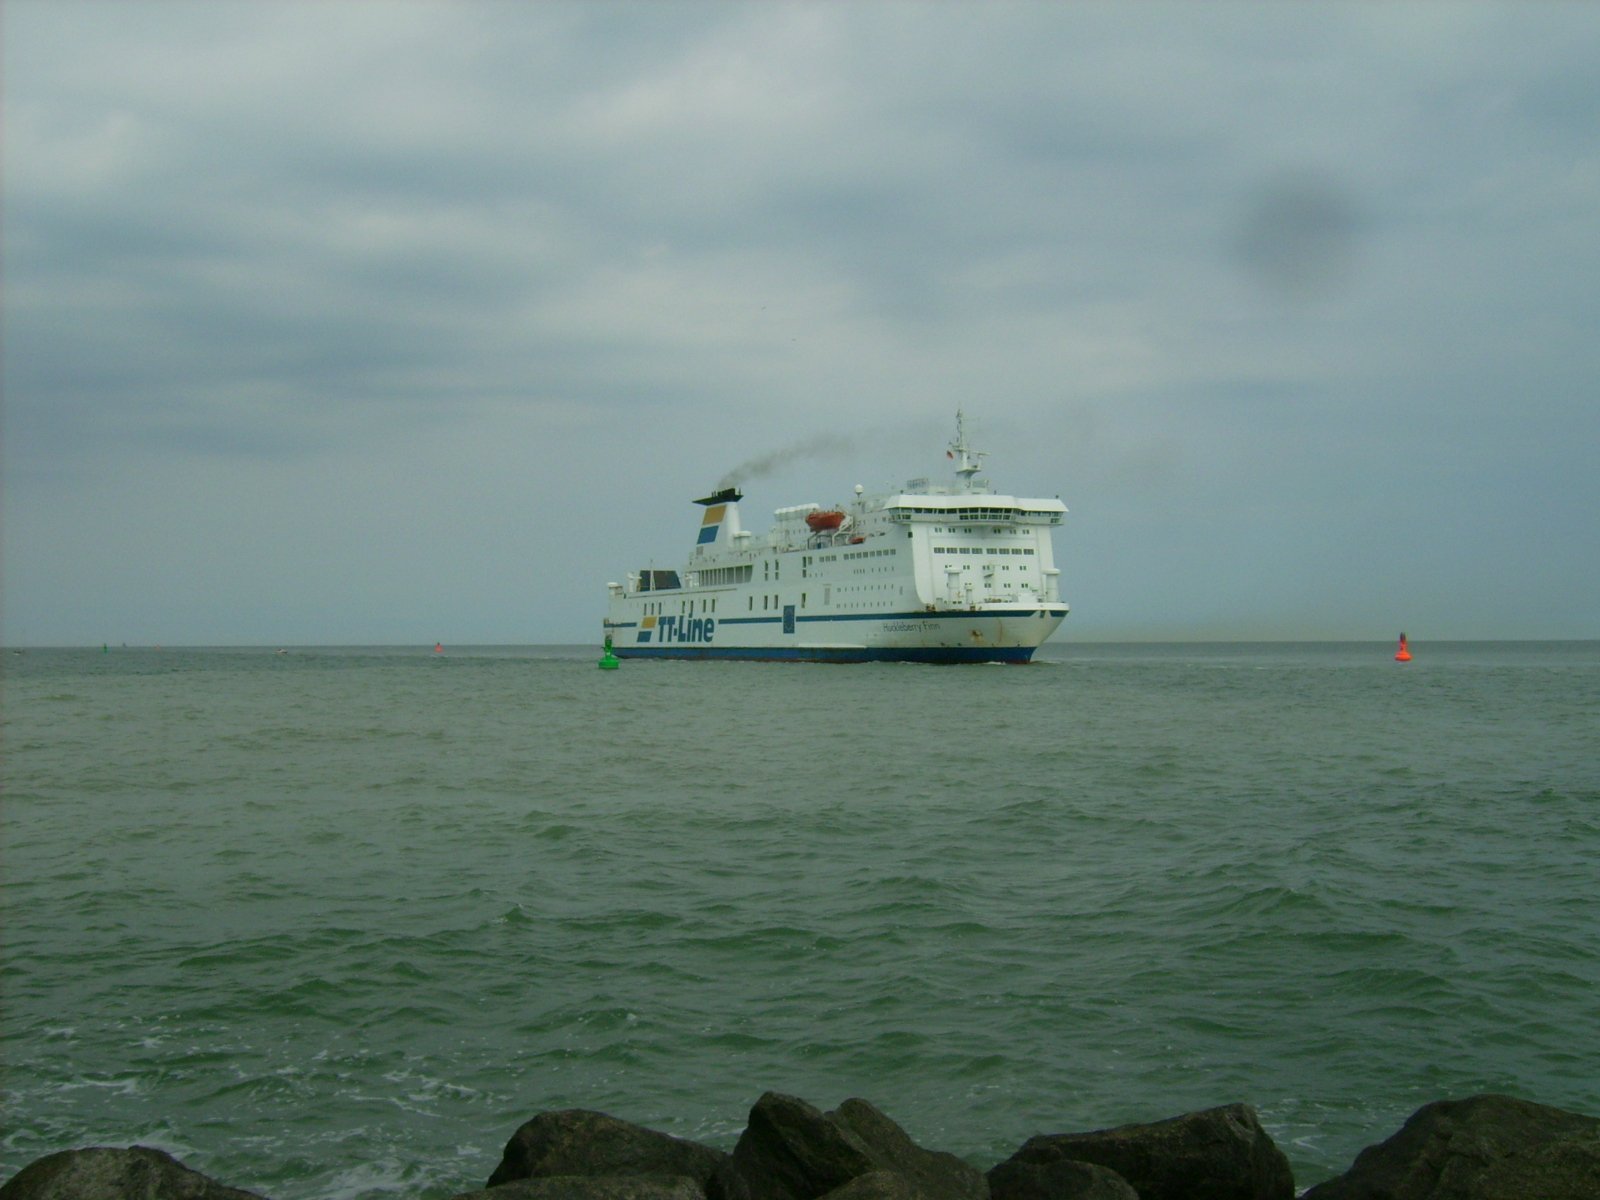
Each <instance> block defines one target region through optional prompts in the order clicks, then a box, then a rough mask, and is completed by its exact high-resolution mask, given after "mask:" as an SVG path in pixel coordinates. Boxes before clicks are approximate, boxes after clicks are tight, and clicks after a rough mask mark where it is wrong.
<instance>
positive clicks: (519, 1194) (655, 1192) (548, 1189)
mask: <svg viewBox="0 0 1600 1200" xmlns="http://www.w3.org/2000/svg"><path fill="white" fill-rule="evenodd" d="M705 1195H706V1194H705V1191H704V1189H703V1188H701V1186H700V1184H699V1183H698V1182H697V1181H695V1180H693V1179H690V1178H688V1177H687V1176H685V1175H541V1176H539V1177H537V1178H534V1179H517V1180H513V1181H512V1182H510V1183H502V1184H497V1185H496V1186H495V1187H493V1188H489V1189H487V1190H485V1191H481V1192H463V1193H462V1194H461V1195H459V1196H454V1197H452V1198H451V1200H705Z"/></svg>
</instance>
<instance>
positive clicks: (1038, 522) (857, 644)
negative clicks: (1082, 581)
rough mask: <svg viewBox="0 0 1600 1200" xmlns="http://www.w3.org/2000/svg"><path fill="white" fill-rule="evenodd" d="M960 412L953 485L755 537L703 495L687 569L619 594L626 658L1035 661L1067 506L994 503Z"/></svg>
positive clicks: (612, 638)
mask: <svg viewBox="0 0 1600 1200" xmlns="http://www.w3.org/2000/svg"><path fill="white" fill-rule="evenodd" d="M959 421H960V419H959V417H958V425H957V435H956V441H955V442H953V443H952V444H951V455H950V457H951V458H953V459H957V461H958V466H957V468H956V474H957V476H958V477H959V478H960V481H961V482H960V484H959V485H958V486H955V487H931V486H929V485H928V483H927V481H926V480H915V481H913V482H912V483H910V484H907V485H906V488H905V489H904V490H902V491H900V492H898V493H895V494H892V495H887V496H876V497H870V498H864V497H863V496H862V495H861V491H862V489H860V488H857V489H856V500H855V502H854V503H853V504H851V505H850V506H848V508H845V507H839V508H834V509H824V508H822V506H821V505H818V504H801V505H793V506H791V507H789V508H782V509H779V510H778V511H777V512H776V513H775V514H774V515H775V517H776V523H775V524H774V526H773V528H772V530H771V531H770V532H769V533H767V534H766V535H765V536H764V537H761V538H757V537H755V536H753V535H752V534H750V533H749V532H747V531H746V530H744V529H743V527H742V526H741V525H740V522H739V512H738V502H739V501H740V500H741V499H743V497H742V496H741V495H740V494H739V492H738V491H737V490H736V489H734V488H731V487H725V488H723V489H722V490H721V491H719V492H717V493H716V494H714V495H711V496H708V497H706V498H705V499H703V500H699V501H697V503H698V504H700V505H702V506H703V507H704V509H705V511H704V514H703V516H702V520H701V528H700V534H699V537H698V539H697V541H696V544H695V547H694V549H693V551H692V552H691V554H690V557H689V560H688V562H687V563H686V564H685V565H684V567H683V568H682V569H681V571H680V570H656V569H653V568H652V569H644V570H641V571H638V572H635V573H633V574H632V575H630V576H629V577H628V582H627V583H626V584H621V583H613V584H610V585H609V591H610V605H609V608H608V611H607V614H606V619H605V634H606V638H607V641H608V643H609V644H610V645H611V647H612V649H613V652H614V653H615V654H616V656H617V657H618V658H692V659H709V658H742V659H773V660H780V659H781V660H792V661H802V662H884V661H887V662H938V663H966V662H1009V663H1024V662H1027V661H1029V660H1030V659H1031V658H1032V657H1033V653H1034V651H1035V650H1037V649H1038V648H1039V646H1040V645H1041V644H1042V643H1043V642H1044V641H1045V639H1046V638H1048V637H1049V636H1050V635H1051V634H1052V633H1054V632H1055V630H1056V628H1057V626H1059V625H1060V624H1061V622H1062V620H1063V619H1064V618H1065V617H1066V615H1067V611H1068V609H1067V605H1066V604H1065V603H1064V602H1063V601H1062V600H1061V598H1060V595H1059V588H1058V581H1059V576H1060V572H1059V571H1057V570H1056V568H1055V562H1054V553H1053V547H1052V544H1051V538H1050V533H1051V530H1052V529H1053V528H1054V526H1056V525H1059V524H1060V523H1061V520H1062V518H1063V516H1064V515H1065V513H1066V508H1065V506H1064V505H1063V504H1062V503H1061V501H1060V500H1040V499H1019V498H1017V497H1014V496H1003V495H997V494H995V493H994V492H993V491H992V490H990V489H989V487H988V485H987V484H986V483H983V482H982V481H977V480H974V478H973V476H974V475H975V474H976V472H977V470H978V459H979V458H980V457H981V455H977V454H976V453H975V452H974V451H971V450H970V449H969V448H968V447H967V445H966V443H965V439H964V436H963V433H962V429H961V425H960V423H959Z"/></svg>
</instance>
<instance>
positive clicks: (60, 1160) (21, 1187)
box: [0, 1146, 262, 1200]
mask: <svg viewBox="0 0 1600 1200" xmlns="http://www.w3.org/2000/svg"><path fill="white" fill-rule="evenodd" d="M0 1200H262V1198H261V1197H260V1196H258V1195H257V1194H256V1193H255V1192H243V1191H240V1190H239V1189H238V1188H231V1187H225V1186H224V1185H222V1184H220V1183H218V1182H217V1181H216V1180H215V1179H212V1178H210V1177H208V1176H205V1175H202V1174H200V1172H198V1171H191V1170H190V1169H189V1168H188V1167H186V1166H184V1165H183V1164H182V1163H181V1162H179V1161H178V1160H177V1159H175V1158H173V1157H172V1155H170V1154H167V1153H166V1152H165V1151H162V1150H152V1149H151V1148H150V1147H149V1146H129V1147H128V1148H127V1149H126V1150H118V1149H115V1148H112V1147H107V1146H93V1147H88V1148H86V1149H82V1150H63V1151H61V1152H60V1153H58V1154H48V1155H46V1156H45V1157H44V1158H40V1159H36V1160H35V1161H33V1162H31V1163H29V1164H28V1165H27V1166H25V1167H23V1168H22V1170H20V1171H18V1172H17V1173H16V1174H15V1175H13V1176H12V1177H11V1178H10V1179H9V1180H7V1181H6V1184H5V1186H4V1187H0Z"/></svg>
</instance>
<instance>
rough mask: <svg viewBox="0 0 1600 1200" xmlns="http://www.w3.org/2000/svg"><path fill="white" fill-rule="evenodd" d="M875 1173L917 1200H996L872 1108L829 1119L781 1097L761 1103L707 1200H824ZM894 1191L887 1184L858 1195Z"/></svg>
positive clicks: (849, 1106) (959, 1165)
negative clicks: (890, 1179)
mask: <svg viewBox="0 0 1600 1200" xmlns="http://www.w3.org/2000/svg"><path fill="white" fill-rule="evenodd" d="M875 1172H887V1173H888V1174H889V1175H892V1176H895V1177H897V1178H898V1179H899V1180H901V1181H902V1182H903V1183H904V1185H905V1186H906V1188H907V1189H909V1191H910V1194H911V1196H912V1198H913V1200H988V1185H987V1184H986V1183H985V1182H984V1178H983V1175H982V1173H981V1172H980V1171H978V1170H977V1168H975V1167H972V1166H970V1165H969V1164H967V1163H965V1162H962V1161H961V1160H960V1159H958V1158H956V1157H955V1155H953V1154H944V1153H941V1152H939V1151H934V1150H924V1149H923V1148H922V1147H920V1146H918V1145H917V1144H916V1143H915V1142H913V1141H912V1140H911V1138H910V1136H909V1135H907V1133H906V1132H905V1130H903V1129H901V1128H900V1126H898V1125H896V1124H895V1123H894V1122H893V1121H891V1120H890V1119H889V1118H888V1117H886V1116H884V1114H883V1113H881V1112H879V1111H878V1110H877V1109H876V1108H874V1107H873V1106H872V1105H870V1104H868V1103H867V1102H866V1101H865V1100H847V1101H845V1103H843V1104H841V1105H840V1106H839V1107H838V1108H837V1109H835V1110H834V1111H833V1112H831V1113H824V1112H821V1111H820V1110H818V1109H816V1108H814V1107H813V1106H812V1105H810V1104H807V1103H806V1102H805V1101H804V1100H801V1099H798V1098H797V1097H794V1096H785V1095H781V1094H780V1093H777V1092H768V1093H767V1094H766V1095H764V1096H762V1097H761V1099H759V1100H758V1101H756V1104H755V1107H753V1108H752V1109H751V1110H750V1119H749V1122H748V1124H747V1125H746V1126H745V1130H744V1133H743V1134H741V1135H740V1137H739V1142H738V1144H737V1145H736V1146H735V1147H734V1149H733V1154H732V1156H731V1157H730V1158H729V1159H728V1161H727V1162H726V1163H724V1164H723V1165H722V1166H721V1167H720V1168H719V1169H718V1170H717V1173H716V1174H715V1175H714V1176H712V1179H711V1183H710V1185H709V1186H708V1188H707V1195H708V1196H709V1197H710V1198H711V1200H818V1198H819V1197H822V1196H826V1195H827V1194H828V1193H830V1192H833V1191H835V1190H837V1189H840V1188H844V1187H845V1186H846V1185H849V1184H852V1183H853V1182H854V1181H856V1180H858V1179H861V1178H862V1177H864V1176H867V1175H871V1174H874V1173H875ZM891 1186H893V1185H891V1184H890V1183H889V1182H888V1181H886V1180H881V1179H880V1180H871V1181H867V1182H864V1183H861V1184H857V1185H856V1189H857V1190H860V1189H868V1188H877V1189H882V1188H888V1187H891Z"/></svg>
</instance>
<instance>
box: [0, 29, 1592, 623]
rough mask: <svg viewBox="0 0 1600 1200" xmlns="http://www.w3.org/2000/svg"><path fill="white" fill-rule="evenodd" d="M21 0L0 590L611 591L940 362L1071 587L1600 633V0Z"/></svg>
mask: <svg viewBox="0 0 1600 1200" xmlns="http://www.w3.org/2000/svg"><path fill="white" fill-rule="evenodd" d="M0 13H3V16H0V20H3V28H0V33H3V39H4V64H3V67H4V75H3V86H4V96H3V101H4V104H3V112H4V118H3V119H4V129H3V134H4V150H3V154H4V158H3V176H0V179H3V188H4V192H3V202H4V211H3V236H4V263H3V267H4V273H3V277H0V278H3V297H4V380H3V383H4V410H3V421H4V423H3V433H4V442H5V449H4V464H3V465H4V475H3V484H4V510H3V527H0V533H3V538H4V541H3V559H0V566H3V576H0V579H3V597H0V599H3V606H0V620H3V627H0V634H3V637H4V639H5V640H6V642H7V643H9V644H13V645H16V644H22V645H41V644H90V645H96V646H98V645H99V644H100V643H101V642H103V641H107V642H111V643H113V644H116V643H121V642H128V643H130V644H140V643H145V644H147V643H155V642H160V643H164V644H167V645H176V644H236V643H238V644H265V645H278V644H307V643H402V644H408V643H415V644H425V645H431V644H432V643H433V642H435V641H440V640H442V641H444V642H446V643H453V644H467V643H485V642H493V643H530V642H534V643H537V642H591V641H596V640H597V639H598V638H599V635H600V620H601V616H602V614H603V611H604V607H605V583H606V582H607V580H612V579H621V578H622V577H623V576H624V574H625V573H626V572H627V571H629V570H630V569H638V568H639V567H641V566H645V565H650V564H653V565H657V566H676V565H678V564H679V563H680V562H681V560H682V559H683V558H685V557H686V555H687V553H688V550H689V548H690V546H691V545H692V541H693V535H694V533H695V530H696V528H697V526H698V521H699V515H700V510H699V509H698V508H696V507H695V506H694V505H693V503H692V501H693V500H694V498H695V497H697V496H702V495H704V494H706V492H707V490H708V489H710V488H712V487H714V486H715V485H716V484H717V482H718V481H719V480H720V479H721V478H722V477H723V476H724V475H726V474H727V473H728V472H729V471H730V470H731V469H733V468H734V467H736V466H737V465H738V464H740V463H742V462H746V461H749V460H755V459H760V458H763V457H766V456H772V455H776V456H777V459H778V460H779V461H778V463H777V465H775V466H774V467H773V469H772V470H771V471H769V472H768V473H767V474H766V475H765V476H764V477H756V478H752V479H749V480H748V481H747V482H746V484H745V492H746V497H747V498H746V501H745V504H744V513H745V520H746V524H747V525H750V526H754V527H757V528H759V529H765V527H766V523H767V519H768V517H769V515H770V512H771V510H772V509H773V508H776V507H779V506H782V505H788V504H795V503H804V502H808V501H816V502H819V503H824V504H831V503H835V502H838V501H840V500H843V499H845V498H846V497H848V495H849V493H850V489H851V488H852V487H853V486H854V485H855V484H857V483H861V484H864V485H866V487H867V488H868V490H869V491H876V490H880V489H887V488H889V487H892V486H896V485H898V484H900V483H901V482H903V481H904V480H905V479H906V478H908V477H910V476H916V475H928V474H934V475H937V474H940V473H942V472H944V470H945V468H946V466H947V463H946V460H945V457H944V448H945V443H946V441H948V440H949V438H950V436H951V434H952V433H953V426H954V417H955V412H956V409H957V408H958V407H960V408H964V409H965V410H966V412H967V414H968V423H969V427H970V428H971V430H972V432H973V433H974V437H973V440H974V441H975V442H976V443H977V444H978V445H979V446H980V448H982V449H985V450H988V451H990V458H989V460H988V464H987V465H988V468H989V471H988V473H989V475H990V477H991V478H992V480H993V482H994V485H995V487H996V488H997V489H998V490H1000V491H1002V492H1011V493H1015V494H1022V495H1039V496H1055V495H1059V496H1061V498H1062V499H1063V500H1064V501H1065V502H1066V504H1067V506H1068V508H1069V509H1070V513H1069V516H1068V518H1067V521H1066V524H1065V525H1063V526H1062V527H1061V529H1060V530H1058V531H1057V533H1056V553H1057V558H1058V565H1059V566H1061V568H1062V570H1063V575H1062V590H1063V593H1064V595H1065V598H1066V599H1067V600H1068V601H1069V602H1070V603H1071V604H1072V606H1073V614H1072V616H1070V617H1069V618H1068V621H1067V624H1066V625H1064V626H1063V627H1062V629H1061V631H1060V632H1059V633H1058V634H1057V635H1056V637H1057V639H1058V640H1067V639H1075V638H1076V639H1114V638H1193V637H1225V638H1245V639H1249V638H1371V639H1390V638H1392V637H1393V636H1394V635H1395V634H1396V633H1398V631H1399V630H1401V629H1405V630H1406V631H1408V632H1409V633H1410V635H1411V636H1412V638H1413V639H1414V640H1416V641H1419V642H1421V641H1426V640H1428V639H1445V638H1495V637H1529V638H1546V637H1549V638H1559V637H1589V638H1592V637H1600V469H1597V457H1600V455H1597V452H1600V69H1597V68H1596V64H1597V63H1600V5H1596V4H1586V3H1560V4H1553V5H1538V4H1532V3H1525V2H1520V0H1519V2H1517V3H1507V4H1503V5H1496V4H1485V5H1469V4H1447V3H1426V4H1415V5H1412V4H1404V3H1402V4H1392V5H1391V4H1366V3H1347V4H1329V5H1317V4H1311V3H1293V4H1261V5H1241V6H1227V5H1223V6H1217V5H1192V4H1181V5H1174V6H1170V7H1167V6H1161V5H1157V4H1153V3H1117V4H1067V3H1049V2H1044V0H1037V2H1030V3H1019V4H1006V3H998V4H996V3H984V4H980V3H975V2H974V3H918V4H910V3H889V2H886V0H885V2H875V0H868V2H865V3H857V4H847V3H842V2H840V3H807V4H785V3H777V2H764V3H754V4H731V3H719V4H672V3H661V2H650V3H621V2H617V3H584V4H563V3H550V2H544V3H537V4H534V3H527V4H524V3H482V2H476V3H475V2H473V0H466V2H464V3H448V4H446V3H398V2H394V0H347V2H342V3H341V2H325V3H288V2H268V0H262V2H258V3H244V2H238V3H200V2H199V0H191V2H181V3H149V2H143V0H114V2H106V3H81V2H74V0H7V2H6V4H5V5H4V7H3V9H0ZM790 449H795V450H796V453H794V454H793V455H785V454H783V453H781V452H784V451H787V450H790Z"/></svg>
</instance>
